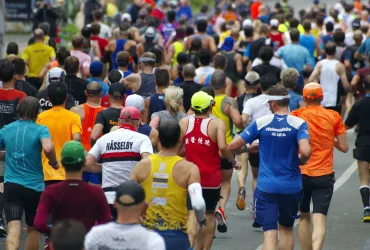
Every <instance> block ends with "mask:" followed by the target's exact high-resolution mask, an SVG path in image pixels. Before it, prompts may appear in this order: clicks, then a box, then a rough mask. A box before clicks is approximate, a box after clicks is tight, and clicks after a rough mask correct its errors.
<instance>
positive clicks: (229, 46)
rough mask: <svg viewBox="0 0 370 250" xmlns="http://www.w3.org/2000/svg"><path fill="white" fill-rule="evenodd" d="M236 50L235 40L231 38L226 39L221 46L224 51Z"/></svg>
mask: <svg viewBox="0 0 370 250" xmlns="http://www.w3.org/2000/svg"><path fill="white" fill-rule="evenodd" d="M233 48H234V39H233V38H232V37H231V36H228V37H226V38H225V41H224V43H223V44H222V46H221V50H223V51H232V50H233Z"/></svg>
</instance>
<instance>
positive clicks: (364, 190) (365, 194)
mask: <svg viewBox="0 0 370 250" xmlns="http://www.w3.org/2000/svg"><path fill="white" fill-rule="evenodd" d="M360 193H361V199H362V203H363V205H364V207H369V195H370V189H369V186H366V185H363V186H361V187H360Z"/></svg>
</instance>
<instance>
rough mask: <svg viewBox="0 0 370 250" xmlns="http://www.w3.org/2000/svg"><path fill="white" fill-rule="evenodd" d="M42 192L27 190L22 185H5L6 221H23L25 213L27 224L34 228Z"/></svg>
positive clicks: (8, 183) (9, 183)
mask: <svg viewBox="0 0 370 250" xmlns="http://www.w3.org/2000/svg"><path fill="white" fill-rule="evenodd" d="M41 194H42V192H37V191H35V190H33V189H30V188H26V187H24V186H22V185H19V184H15V183H11V182H7V183H5V184H4V212H5V218H6V221H7V222H8V223H9V222H11V221H14V220H19V221H21V220H22V216H23V212H24V213H25V219H26V224H27V226H29V227H33V221H34V219H35V216H36V210H37V207H38V205H39V201H40V197H41Z"/></svg>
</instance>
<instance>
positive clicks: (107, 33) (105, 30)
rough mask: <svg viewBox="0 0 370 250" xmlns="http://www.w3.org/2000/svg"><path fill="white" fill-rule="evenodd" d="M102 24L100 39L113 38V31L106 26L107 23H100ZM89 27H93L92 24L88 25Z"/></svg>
mask: <svg viewBox="0 0 370 250" xmlns="http://www.w3.org/2000/svg"><path fill="white" fill-rule="evenodd" d="M99 24H100V33H99V37H100V38H104V39H108V38H111V37H112V31H111V29H110V28H109V26H108V25H106V24H105V23H99ZM87 27H91V23H90V24H88V25H87Z"/></svg>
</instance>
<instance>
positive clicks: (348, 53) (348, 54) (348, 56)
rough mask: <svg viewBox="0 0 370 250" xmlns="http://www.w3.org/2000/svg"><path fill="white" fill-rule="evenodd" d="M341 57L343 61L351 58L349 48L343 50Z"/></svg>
mask: <svg viewBox="0 0 370 250" xmlns="http://www.w3.org/2000/svg"><path fill="white" fill-rule="evenodd" d="M342 59H343V61H346V60H351V52H350V51H349V50H346V51H344V53H343V55H342Z"/></svg>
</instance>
